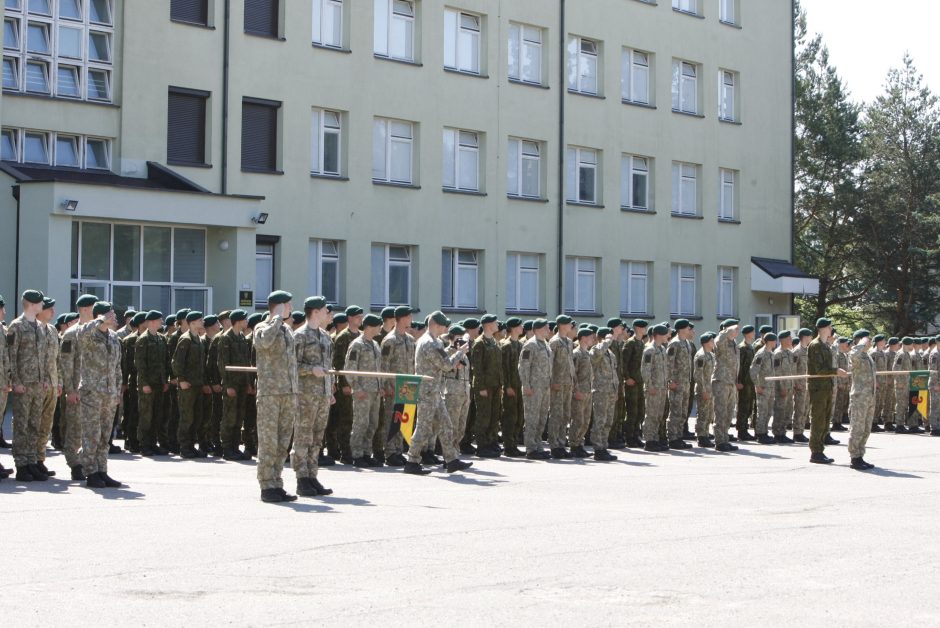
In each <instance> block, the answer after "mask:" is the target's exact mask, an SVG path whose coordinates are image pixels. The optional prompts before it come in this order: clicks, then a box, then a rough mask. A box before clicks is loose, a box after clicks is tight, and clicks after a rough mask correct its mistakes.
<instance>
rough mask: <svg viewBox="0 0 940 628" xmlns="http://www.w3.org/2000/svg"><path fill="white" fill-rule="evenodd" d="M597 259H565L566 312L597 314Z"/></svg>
mask: <svg viewBox="0 0 940 628" xmlns="http://www.w3.org/2000/svg"><path fill="white" fill-rule="evenodd" d="M596 294H597V259H595V258H593V257H568V258H565V311H566V312H596V311H597V303H596V301H595V295H596Z"/></svg>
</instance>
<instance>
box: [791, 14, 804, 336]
mask: <svg viewBox="0 0 940 628" xmlns="http://www.w3.org/2000/svg"><path fill="white" fill-rule="evenodd" d="M790 53H791V56H790V263H791V264H792V263H794V262H795V261H796V192H795V191H794V189H793V188H794V184H795V183H796V181H795V177H796V0H790ZM795 311H796V297H795V296H794V295H793V293H790V314H793V312H795ZM801 322H802V321H801Z"/></svg>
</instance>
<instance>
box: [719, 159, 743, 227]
mask: <svg viewBox="0 0 940 628" xmlns="http://www.w3.org/2000/svg"><path fill="white" fill-rule="evenodd" d="M719 172H720V182H719V183H720V186H721V192H720V196H719V202H718V218H719V219H721V220H737V219H738V212H737V203H736V201H735V198H734V196H735V195H734V185H735V179H736V177H735V176H734V175H735V173H734V170H728V169H727V168H722V169H721V170H720V171H719Z"/></svg>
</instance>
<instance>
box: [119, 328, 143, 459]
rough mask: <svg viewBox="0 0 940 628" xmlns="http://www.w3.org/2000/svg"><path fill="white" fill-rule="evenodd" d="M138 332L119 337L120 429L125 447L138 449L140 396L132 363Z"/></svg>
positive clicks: (135, 370)
mask: <svg viewBox="0 0 940 628" xmlns="http://www.w3.org/2000/svg"><path fill="white" fill-rule="evenodd" d="M139 337H140V334H139V333H138V332H136V331H135V332H133V333H130V334H127V335H126V336H124V338H121V339H120V340H121V377H122V378H123V379H122V381H121V383H122V384H123V385H124V386H125V387H126V388H125V389H124V421H123V423H122V424H121V430H122V431H123V432H124V446H125V448H126V449H130V450H139V449H140V443H139V442H138V440H137V426H138V424H139V422H140V398H139V397H138V394H137V366H135V364H134V354H135V352H136V349H137V339H138V338H139Z"/></svg>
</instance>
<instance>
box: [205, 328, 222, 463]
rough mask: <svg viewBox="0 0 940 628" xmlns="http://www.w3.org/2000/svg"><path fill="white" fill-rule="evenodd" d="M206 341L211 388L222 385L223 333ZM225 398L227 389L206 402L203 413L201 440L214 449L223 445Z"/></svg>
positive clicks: (208, 380)
mask: <svg viewBox="0 0 940 628" xmlns="http://www.w3.org/2000/svg"><path fill="white" fill-rule="evenodd" d="M205 340H206V341H207V342H208V343H209V346H208V348H207V349H206V383H207V384H209V385H210V386H221V385H222V373H221V371H219V347H220V346H221V345H222V332H221V331H220V332H218V333H216V335H215V336H213V337H212V338H209V336H208V335H206V337H205ZM224 396H225V389H222V391H220V392H215V390H214V389H213V391H212V394H211V395H209V398H208V399H207V400H206V410H205V412H204V413H203V421H202V425H203V429H202V434H201V435H200V438H201V440H202V442H204V443H206V444H207V445H210V446H212V448H213V449H215V448H216V447H218V446H219V445H220V443H221V429H222V403H223V400H222V397H224Z"/></svg>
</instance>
